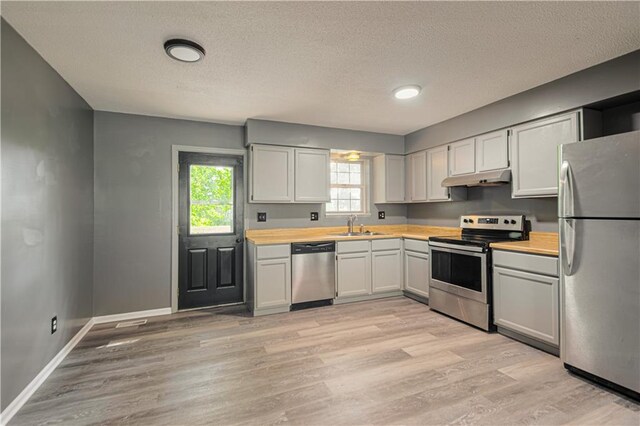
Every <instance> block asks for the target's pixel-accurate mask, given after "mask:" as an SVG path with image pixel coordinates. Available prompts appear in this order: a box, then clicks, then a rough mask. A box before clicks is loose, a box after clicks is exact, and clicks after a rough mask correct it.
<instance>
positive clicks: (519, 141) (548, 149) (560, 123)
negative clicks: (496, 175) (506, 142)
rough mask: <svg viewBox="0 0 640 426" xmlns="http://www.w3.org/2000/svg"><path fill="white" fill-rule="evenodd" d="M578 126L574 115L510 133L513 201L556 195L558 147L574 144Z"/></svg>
mask: <svg viewBox="0 0 640 426" xmlns="http://www.w3.org/2000/svg"><path fill="white" fill-rule="evenodd" d="M579 124H580V123H579V112H578V111H574V112H570V113H567V114H561V115H557V116H554V117H550V118H546V119H543V120H538V121H534V122H531V123H525V124H522V125H520V126H516V127H514V128H513V129H511V173H512V186H511V195H512V197H513V198H527V197H555V196H557V195H558V164H557V163H558V145H560V144H564V143H572V142H578V140H579V138H580V134H579Z"/></svg>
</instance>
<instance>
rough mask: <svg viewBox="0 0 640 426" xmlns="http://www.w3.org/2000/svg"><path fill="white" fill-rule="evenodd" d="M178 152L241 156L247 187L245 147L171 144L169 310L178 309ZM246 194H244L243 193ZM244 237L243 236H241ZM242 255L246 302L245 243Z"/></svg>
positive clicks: (244, 297) (244, 219)
mask: <svg viewBox="0 0 640 426" xmlns="http://www.w3.org/2000/svg"><path fill="white" fill-rule="evenodd" d="M180 152H197V153H202V154H214V155H215V154H219V155H237V156H242V174H243V185H244V188H243V189H244V190H245V194H246V188H247V150H246V149H229V148H215V147H208V146H189V145H171V231H170V232H171V312H172V313H174V312H177V311H178V275H179V274H178V244H179V236H178V215H179V197H178V191H179V189H178V185H179V175H178V161H179V154H180ZM245 196H246V195H245ZM242 202H243V203H244V205H245V209H244V215H243V218H242V220H243V222H244V223H245V224H246V223H247V209H246V205H247V200H246V199H245V197H243V200H242ZM243 238H244V236H243ZM242 250H243V256H242V259H243V260H242V261H243V265H242V268H243V270H244V273H243V274H242V289H243V291H242V301H243V302H246V294H247V288H246V286H247V284H246V282H247V281H246V279H245V277H246V271H247V267H246V265H247V262H246V259H247V256H246V254H247V253H246V245H245V244H244V243H243V245H242Z"/></svg>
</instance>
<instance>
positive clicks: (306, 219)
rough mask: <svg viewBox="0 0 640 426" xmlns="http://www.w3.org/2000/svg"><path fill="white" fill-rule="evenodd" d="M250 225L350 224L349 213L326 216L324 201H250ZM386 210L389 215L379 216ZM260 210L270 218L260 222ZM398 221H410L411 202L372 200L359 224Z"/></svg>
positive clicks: (248, 226)
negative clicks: (408, 215)
mask: <svg viewBox="0 0 640 426" xmlns="http://www.w3.org/2000/svg"><path fill="white" fill-rule="evenodd" d="M245 208H246V209H247V211H246V212H245V217H247V221H246V223H245V228H246V229H268V228H308V227H316V226H345V228H346V226H347V217H346V216H342V215H340V216H326V215H325V213H324V205H323V204H246V205H245ZM379 211H384V213H385V218H384V219H378V212H379ZM258 212H265V213H267V221H266V222H258V220H257V216H258ZM311 212H318V220H317V221H312V220H311V219H310V216H311ZM361 223H362V224H364V225H398V224H405V223H407V206H405V205H403V204H377V205H375V204H371V206H370V214H368V215H359V216H358V220H357V221H356V224H357V225H359V224H361Z"/></svg>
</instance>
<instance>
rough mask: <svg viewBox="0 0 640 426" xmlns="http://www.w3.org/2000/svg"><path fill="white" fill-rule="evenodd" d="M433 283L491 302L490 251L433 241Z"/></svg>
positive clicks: (431, 280) (430, 247) (447, 289)
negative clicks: (489, 282)
mask: <svg viewBox="0 0 640 426" xmlns="http://www.w3.org/2000/svg"><path fill="white" fill-rule="evenodd" d="M429 262H430V263H431V268H430V269H431V276H430V277H429V285H430V286H431V287H434V288H437V289H440V290H442V291H446V292H448V293H452V294H455V295H458V296H461V297H466V298H467V299H472V300H476V301H478V302H482V303H488V298H487V253H486V252H484V251H483V250H482V248H480V247H465V248H462V246H458V245H453V244H446V243H439V242H438V243H435V242H430V243H429Z"/></svg>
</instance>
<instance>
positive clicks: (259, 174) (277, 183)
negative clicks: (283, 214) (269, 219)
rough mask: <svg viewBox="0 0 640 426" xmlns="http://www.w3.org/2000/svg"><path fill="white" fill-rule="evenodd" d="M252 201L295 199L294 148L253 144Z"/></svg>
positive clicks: (289, 200) (281, 201)
mask: <svg viewBox="0 0 640 426" xmlns="http://www.w3.org/2000/svg"><path fill="white" fill-rule="evenodd" d="M250 155H251V200H250V201H252V202H275V203H290V202H292V201H293V186H294V185H293V164H294V159H293V148H287V147H282V146H267V145H252V146H251V153H250Z"/></svg>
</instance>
